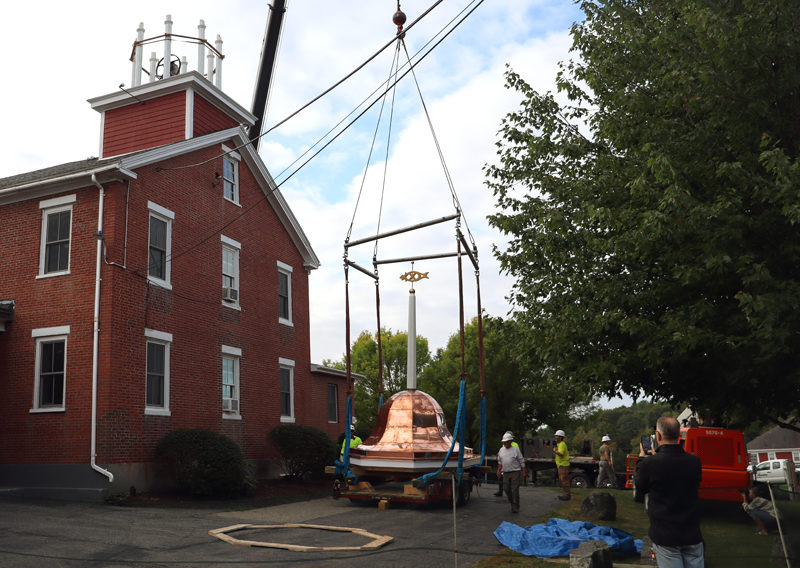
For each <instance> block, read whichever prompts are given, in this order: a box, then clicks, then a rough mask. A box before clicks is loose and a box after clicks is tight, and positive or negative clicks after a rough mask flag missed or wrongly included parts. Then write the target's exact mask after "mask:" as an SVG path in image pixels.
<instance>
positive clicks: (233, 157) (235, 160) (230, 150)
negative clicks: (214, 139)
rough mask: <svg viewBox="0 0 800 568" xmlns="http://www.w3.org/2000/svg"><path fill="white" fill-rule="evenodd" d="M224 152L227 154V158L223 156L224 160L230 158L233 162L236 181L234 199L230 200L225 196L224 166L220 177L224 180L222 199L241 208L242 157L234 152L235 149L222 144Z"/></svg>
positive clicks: (234, 182) (234, 183)
mask: <svg viewBox="0 0 800 568" xmlns="http://www.w3.org/2000/svg"><path fill="white" fill-rule="evenodd" d="M222 151H223V153H225V156H223V158H222V159H223V160H224V159H225V158H230V160H231V162H233V177H234V180H233V199H228V198H227V197H226V196H225V169H224V166H223V173H222V175H221V177H220V179H221V180H222V198H223V199H224V200H225V201H228V202H230V203H233V204H234V205H238V206H239V207H241V204H240V199H239V185H240V184H239V163H240V162H241V161H242V156H241V155H240V154H239V153H238V152H236V151H234V150H233V148H228V147H227V146H226V145H225V144H222Z"/></svg>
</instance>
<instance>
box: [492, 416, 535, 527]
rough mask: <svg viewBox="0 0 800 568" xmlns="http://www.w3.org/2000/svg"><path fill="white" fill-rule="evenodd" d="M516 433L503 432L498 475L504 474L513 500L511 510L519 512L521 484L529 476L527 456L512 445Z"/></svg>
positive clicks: (510, 498) (510, 499)
mask: <svg viewBox="0 0 800 568" xmlns="http://www.w3.org/2000/svg"><path fill="white" fill-rule="evenodd" d="M513 441H514V435H513V434H512V433H511V432H506V433H505V434H503V440H502V442H503V447H502V448H500V451H499V452H497V477H498V479H499V478H500V475H501V474H502V475H503V477H504V478H505V479H504V480H503V485H505V489H506V494H507V495H508V500H509V501H510V502H511V512H512V513H519V484H520V481H521V480H522V479H523V478H524V477H526V476H527V473H528V472H527V470H526V469H525V458H523V457H522V452H521V451H519V448H515V447H514V446H512V445H511V442H513Z"/></svg>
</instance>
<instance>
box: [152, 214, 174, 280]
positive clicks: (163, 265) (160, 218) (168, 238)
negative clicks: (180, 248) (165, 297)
mask: <svg viewBox="0 0 800 568" xmlns="http://www.w3.org/2000/svg"><path fill="white" fill-rule="evenodd" d="M147 208H148V210H149V211H150V217H149V218H150V221H149V223H150V227H149V237H148V254H147V279H148V281H150V282H153V283H154V284H158V285H159V286H163V287H165V288H171V287H172V286H171V284H170V276H171V274H170V272H171V268H172V222H173V221H174V220H175V213H173V212H172V211H170V210H169V209H165V208H164V207H161V206H160V205H157V204H155V203H153V202H152V201H148V202H147Z"/></svg>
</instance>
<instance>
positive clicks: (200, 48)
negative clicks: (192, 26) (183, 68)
mask: <svg viewBox="0 0 800 568" xmlns="http://www.w3.org/2000/svg"><path fill="white" fill-rule="evenodd" d="M197 38H198V39H199V40H200V41H198V42H197V72H198V73H200V74H201V75H204V74H205V72H206V69H205V66H206V42H205V41H203V40H204V39H206V23H205V21H203V20H200V23H199V24H198V26H197Z"/></svg>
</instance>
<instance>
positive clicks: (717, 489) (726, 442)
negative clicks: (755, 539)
mask: <svg viewBox="0 0 800 568" xmlns="http://www.w3.org/2000/svg"><path fill="white" fill-rule="evenodd" d="M681 444H682V445H683V449H684V450H686V451H687V452H689V453H690V454H694V455H696V456H697V457H699V458H700V463H702V465H703V480H702V481H701V482H700V492H699V494H700V498H701V499H710V500H714V501H741V500H742V496H741V494H740V493H739V490H740V489H742V488H745V487H748V486H749V485H750V474H749V473H748V471H747V464H748V457H747V448H746V447H745V445H744V437H743V436H742V433H741V432H740V431H739V430H729V429H727V428H713V427H709V428H707V427H704V426H699V427H695V428H682V429H681ZM638 459H639V456H638V455H636V454H631V455H629V456H628V458H627V460H626V464H627V475H626V483H625V486H626V487H628V488H632V487H633V474H634V471H635V470H636V462H637V461H638Z"/></svg>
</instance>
